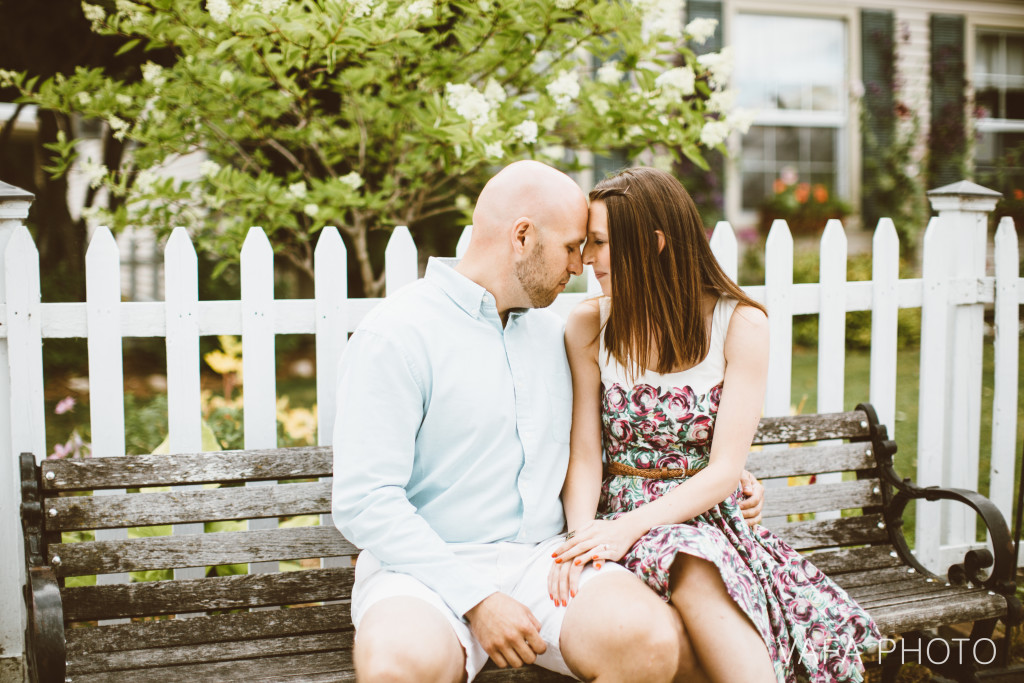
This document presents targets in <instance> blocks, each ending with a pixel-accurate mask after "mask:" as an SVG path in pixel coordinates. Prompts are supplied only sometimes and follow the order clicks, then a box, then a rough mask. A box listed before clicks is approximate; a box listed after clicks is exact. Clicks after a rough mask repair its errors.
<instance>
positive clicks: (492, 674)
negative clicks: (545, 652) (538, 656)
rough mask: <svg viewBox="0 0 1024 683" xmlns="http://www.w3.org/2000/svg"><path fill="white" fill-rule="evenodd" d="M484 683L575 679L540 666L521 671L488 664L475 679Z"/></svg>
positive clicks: (543, 682)
mask: <svg viewBox="0 0 1024 683" xmlns="http://www.w3.org/2000/svg"><path fill="white" fill-rule="evenodd" d="M474 680H476V681H483V682H484V683H569V682H570V681H572V680H573V679H571V678H568V677H567V676H562V675H561V674H556V673H555V672H553V671H547V670H546V669H542V668H540V667H539V666H524V667H523V668H521V669H499V668H498V667H496V666H495V665H494V663H493V662H488V663H487V666H486V667H484V670H483V671H481V672H480V675H479V676H477V677H476V679H474Z"/></svg>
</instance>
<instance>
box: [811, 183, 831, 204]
mask: <svg viewBox="0 0 1024 683" xmlns="http://www.w3.org/2000/svg"><path fill="white" fill-rule="evenodd" d="M814 201H816V202H818V203H819V204H824V203H825V202H827V201H828V190H826V189H825V186H824V185H815V186H814Z"/></svg>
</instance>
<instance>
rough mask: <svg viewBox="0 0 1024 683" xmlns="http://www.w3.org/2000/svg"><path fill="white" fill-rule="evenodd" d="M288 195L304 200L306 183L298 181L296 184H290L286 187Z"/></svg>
mask: <svg viewBox="0 0 1024 683" xmlns="http://www.w3.org/2000/svg"><path fill="white" fill-rule="evenodd" d="M288 194H290V195H291V196H293V197H295V198H296V199H305V198H306V181H304V180H300V181H299V182H297V183H292V184H291V185H289V186H288Z"/></svg>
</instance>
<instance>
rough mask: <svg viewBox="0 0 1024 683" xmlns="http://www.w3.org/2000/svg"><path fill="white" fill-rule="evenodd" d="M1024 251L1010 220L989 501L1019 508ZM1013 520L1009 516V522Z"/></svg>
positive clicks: (1001, 278) (998, 252) (998, 326)
mask: <svg viewBox="0 0 1024 683" xmlns="http://www.w3.org/2000/svg"><path fill="white" fill-rule="evenodd" d="M1019 247H1020V244H1019V240H1018V238H1017V231H1016V230H1015V229H1014V225H1013V219H1012V218H1010V217H1008V216H1007V217H1004V218H1003V219H1002V220H1001V221H1000V222H999V227H998V228H997V229H996V238H995V280H996V287H995V289H996V292H995V294H996V301H995V342H994V344H993V352H994V353H993V355H994V356H995V359H994V360H995V368H996V371H995V373H994V374H995V377H994V387H993V396H992V469H991V478H990V479H989V497H990V498H991V499H992V502H994V503H995V504H996V505H997V506H998V507H999V509H1000V510H1003V511H1004V513H1005V512H1009V511H1010V510H1012V509H1013V486H1014V480H1015V478H1016V477H1015V476H1014V463H1015V462H1016V459H1017V400H1018V395H1017V393H1018V389H1017V379H1018V378H1019V377H1020V358H1019V356H1020V351H1019V346H1018V344H1019V340H1020V292H1019V287H1020V279H1019V278H1020V261H1019V260H1018V259H1019V257H1020V252H1019V251H1018V249H1019ZM1007 519H1009V517H1007Z"/></svg>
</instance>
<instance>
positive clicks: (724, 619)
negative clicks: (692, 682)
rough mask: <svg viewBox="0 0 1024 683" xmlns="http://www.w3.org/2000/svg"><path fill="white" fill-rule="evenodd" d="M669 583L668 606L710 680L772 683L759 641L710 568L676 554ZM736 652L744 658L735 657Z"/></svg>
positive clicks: (765, 652)
mask: <svg viewBox="0 0 1024 683" xmlns="http://www.w3.org/2000/svg"><path fill="white" fill-rule="evenodd" d="M669 581H670V584H669V585H670V586H671V587H672V598H671V602H672V604H673V605H674V606H675V608H676V609H677V610H679V614H680V615H681V616H682V618H683V625H684V626H685V628H686V632H687V634H688V635H689V638H690V643H691V644H692V645H693V649H694V650H695V651H696V654H697V660H698V661H699V662H700V666H701V668H702V669H703V670H704V672H705V673H706V674H707V676H708V677H709V678H710V679H711V680H712V681H716V682H719V683H728V682H730V681H744V682H745V683H775V682H776V680H777V679H776V677H775V667H774V666H773V665H772V660H771V657H769V655H768V648H767V647H765V644H764V640H762V639H761V635H760V634H759V633H758V632H757V629H755V628H754V625H753V624H752V623H750V619H749V618H748V617H747V615H746V614H744V613H743V611H742V610H741V609H740V608H739V606H738V605H737V604H736V601H735V600H733V599H732V597H730V595H729V593H728V592H727V591H726V589H725V583H723V581H722V576H721V574H720V573H719V571H718V568H717V567H716V566H715V565H714V564H712V563H711V562H708V561H707V560H702V559H701V558H699V557H694V556H692V555H687V554H686V553H679V554H678V555H677V556H676V559H675V562H673V563H672V572H671V573H670V575H669ZM737 652H742V653H744V656H742V657H737V656H736V653H737ZM757 653H761V654H760V655H758V654H757Z"/></svg>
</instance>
